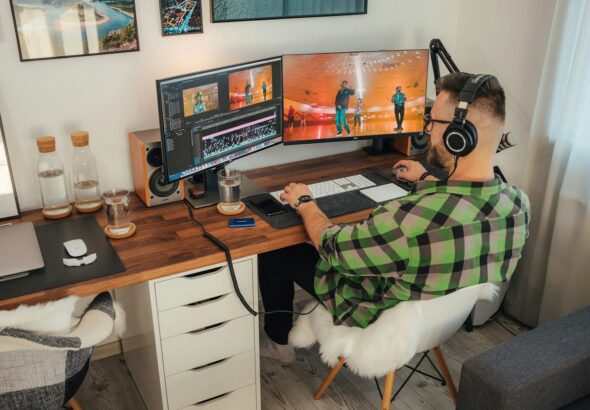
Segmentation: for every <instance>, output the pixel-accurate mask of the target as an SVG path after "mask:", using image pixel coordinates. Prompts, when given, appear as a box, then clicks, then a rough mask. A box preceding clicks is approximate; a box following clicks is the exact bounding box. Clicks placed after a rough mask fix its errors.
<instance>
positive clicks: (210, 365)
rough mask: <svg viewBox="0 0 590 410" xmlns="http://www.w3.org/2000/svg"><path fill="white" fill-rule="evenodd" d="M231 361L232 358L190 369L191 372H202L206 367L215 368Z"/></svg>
mask: <svg viewBox="0 0 590 410" xmlns="http://www.w3.org/2000/svg"><path fill="white" fill-rule="evenodd" d="M229 359H231V357H226V358H225V359H221V360H216V361H214V362H211V363H207V364H204V365H202V366H199V367H194V368H192V369H190V371H191V372H196V371H200V370H203V369H204V368H206V367H213V366H216V365H219V364H221V363H224V362H227V361H228V360H229Z"/></svg>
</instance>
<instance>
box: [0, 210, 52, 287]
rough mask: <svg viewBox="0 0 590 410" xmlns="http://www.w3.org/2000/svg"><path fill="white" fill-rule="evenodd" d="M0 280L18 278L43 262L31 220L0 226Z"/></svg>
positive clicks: (41, 265)
mask: <svg viewBox="0 0 590 410" xmlns="http://www.w3.org/2000/svg"><path fill="white" fill-rule="evenodd" d="M0 244H2V245H0V281H2V280H7V279H13V278H17V277H18V278H20V277H23V276H26V275H28V274H29V272H30V271H32V270H35V269H40V268H42V267H43V266H45V264H44V263H43V256H42V255H41V249H40V248H39V242H38V241H37V234H36V233H35V228H34V227H33V224H32V223H31V222H23V223H19V224H15V225H3V226H0Z"/></svg>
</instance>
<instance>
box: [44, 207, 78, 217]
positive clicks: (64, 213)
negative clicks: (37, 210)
mask: <svg viewBox="0 0 590 410" xmlns="http://www.w3.org/2000/svg"><path fill="white" fill-rule="evenodd" d="M41 213H42V214H43V216H44V217H45V218H47V219H63V218H65V217H67V216H70V215H71V213H72V205H68V208H67V209H66V210H65V211H61V212H56V211H51V210H45V209H44V210H42V211H41Z"/></svg>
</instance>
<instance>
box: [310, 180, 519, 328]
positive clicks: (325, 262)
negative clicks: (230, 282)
mask: <svg viewBox="0 0 590 410" xmlns="http://www.w3.org/2000/svg"><path fill="white" fill-rule="evenodd" d="M529 212H530V204H529V200H528V197H527V196H526V194H524V193H523V192H522V191H520V190H519V189H518V188H516V187H514V186H512V185H508V184H505V183H503V182H502V181H501V180H500V179H499V178H497V177H496V179H494V180H491V181H487V182H466V181H437V182H431V181H422V182H418V183H417V184H415V185H414V187H413V189H412V191H411V192H410V193H409V194H408V195H407V196H405V197H403V198H399V199H396V200H393V201H391V202H389V203H387V204H385V205H383V206H380V207H378V208H376V209H375V210H374V211H373V212H372V213H371V215H370V216H369V218H368V219H366V220H365V221H363V222H361V223H357V224H345V225H335V226H332V227H329V228H327V229H326V231H325V232H324V233H323V234H322V236H321V238H320V247H319V254H320V261H319V262H318V265H317V272H316V277H315V291H316V293H317V295H318V296H319V298H320V300H321V301H322V303H324V305H325V306H326V307H327V308H328V309H329V311H330V312H331V313H332V316H333V320H334V323H335V324H346V325H349V326H357V327H362V328H364V327H367V326H368V325H370V324H371V323H372V322H374V321H375V320H376V319H377V318H378V317H379V315H380V313H381V312H382V311H383V310H385V309H388V308H391V307H393V306H395V305H396V304H397V303H398V302H400V301H404V300H417V299H430V298H434V297H437V296H442V295H446V294H448V293H451V292H453V291H455V290H457V289H459V288H463V287H465V286H470V285H475V284H478V283H484V282H496V283H498V282H503V281H506V280H508V279H509V278H510V276H511V275H512V273H513V272H514V269H515V268H516V263H517V262H518V260H519V259H520V256H521V251H522V248H523V246H524V242H525V238H526V237H527V236H528V223H529Z"/></svg>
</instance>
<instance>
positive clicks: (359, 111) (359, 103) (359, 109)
mask: <svg viewBox="0 0 590 410" xmlns="http://www.w3.org/2000/svg"><path fill="white" fill-rule="evenodd" d="M362 115H363V99H362V98H361V97H359V98H358V99H357V100H356V110H354V126H355V127H356V126H357V123H358V126H359V127H360V126H361V117H362Z"/></svg>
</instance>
